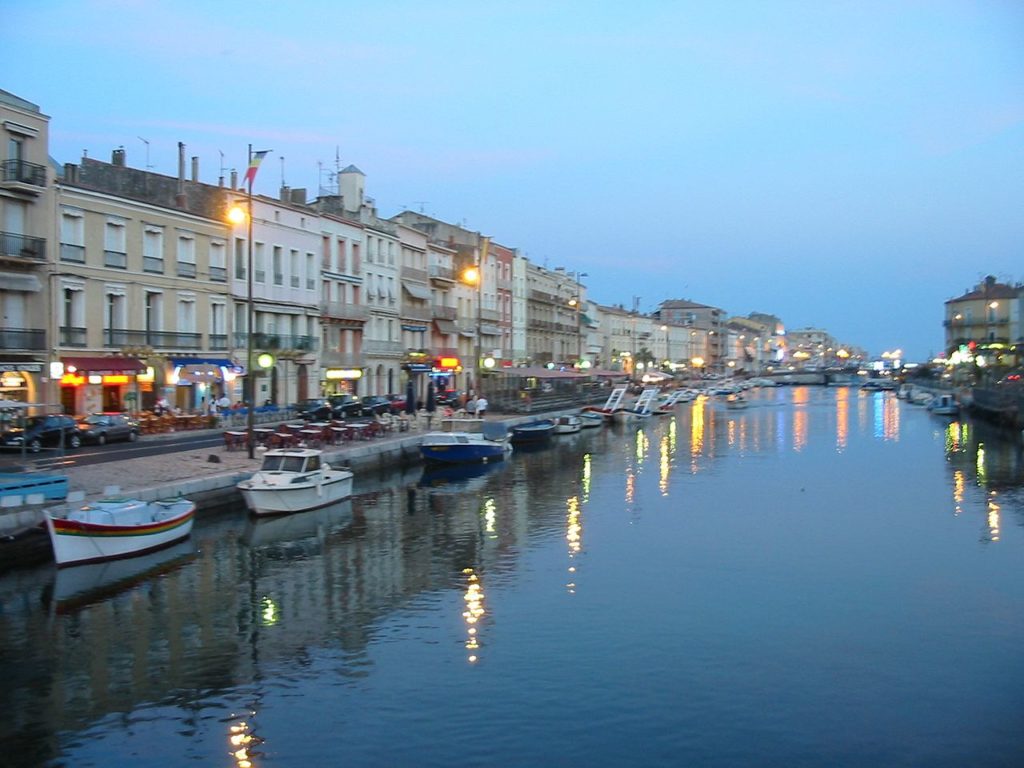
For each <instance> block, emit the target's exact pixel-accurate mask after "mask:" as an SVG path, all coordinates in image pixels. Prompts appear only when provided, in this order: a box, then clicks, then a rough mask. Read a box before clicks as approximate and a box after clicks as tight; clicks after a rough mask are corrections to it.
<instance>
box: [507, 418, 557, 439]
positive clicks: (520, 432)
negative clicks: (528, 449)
mask: <svg viewBox="0 0 1024 768" xmlns="http://www.w3.org/2000/svg"><path fill="white" fill-rule="evenodd" d="M553 434H555V422H554V420H553V419H538V420H537V421H530V422H527V423H526V424H517V425H515V426H514V427H512V435H511V437H510V439H511V441H512V443H513V444H515V445H519V444H522V443H532V444H534V445H537V444H540V443H546V442H547V441H548V440H550V439H551V436H552V435H553Z"/></svg>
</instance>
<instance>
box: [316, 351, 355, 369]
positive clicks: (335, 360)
mask: <svg viewBox="0 0 1024 768" xmlns="http://www.w3.org/2000/svg"><path fill="white" fill-rule="evenodd" d="M320 365H321V366H322V367H324V368H362V367H363V356H362V355H361V354H356V353H355V352H334V351H331V352H322V353H321V354H320Z"/></svg>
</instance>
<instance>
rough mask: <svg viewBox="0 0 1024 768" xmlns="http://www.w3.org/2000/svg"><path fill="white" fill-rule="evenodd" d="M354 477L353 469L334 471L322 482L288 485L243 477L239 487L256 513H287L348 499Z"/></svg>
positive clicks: (259, 514)
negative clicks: (254, 480) (272, 483)
mask: <svg viewBox="0 0 1024 768" xmlns="http://www.w3.org/2000/svg"><path fill="white" fill-rule="evenodd" d="M352 477H353V475H352V473H351V472H331V473H328V476H327V477H326V478H325V479H324V481H323V482H322V483H321V482H315V481H311V482H306V483H292V484H289V485H262V484H260V483H259V481H258V480H257V481H256V482H253V481H251V480H243V481H242V482H241V483H239V484H238V490H240V491H241V492H242V498H243V499H245V504H246V506H247V507H248V508H249V511H250V512H251V513H252V514H253V515H256V516H261V515H287V514H290V513H293V512H306V511H308V510H311V509H319V508H320V507H326V506H329V505H331V504H336V503H337V502H339V501H342V500H344V499H347V498H348V497H349V496H351V495H352ZM254 479H255V478H254Z"/></svg>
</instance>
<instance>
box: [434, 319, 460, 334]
mask: <svg viewBox="0 0 1024 768" xmlns="http://www.w3.org/2000/svg"><path fill="white" fill-rule="evenodd" d="M434 325H436V326H437V330H438V331H440V332H441V333H458V332H459V327H458V326H457V325H455V321H454V320H442V319H440V318H435V319H434Z"/></svg>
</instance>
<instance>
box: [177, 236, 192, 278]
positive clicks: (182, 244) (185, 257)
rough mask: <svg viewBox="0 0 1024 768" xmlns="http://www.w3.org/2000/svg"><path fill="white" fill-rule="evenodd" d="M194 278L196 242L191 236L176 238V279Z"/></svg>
mask: <svg viewBox="0 0 1024 768" xmlns="http://www.w3.org/2000/svg"><path fill="white" fill-rule="evenodd" d="M195 276H196V240H195V237H193V236H192V235H179V236H178V277H195Z"/></svg>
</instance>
